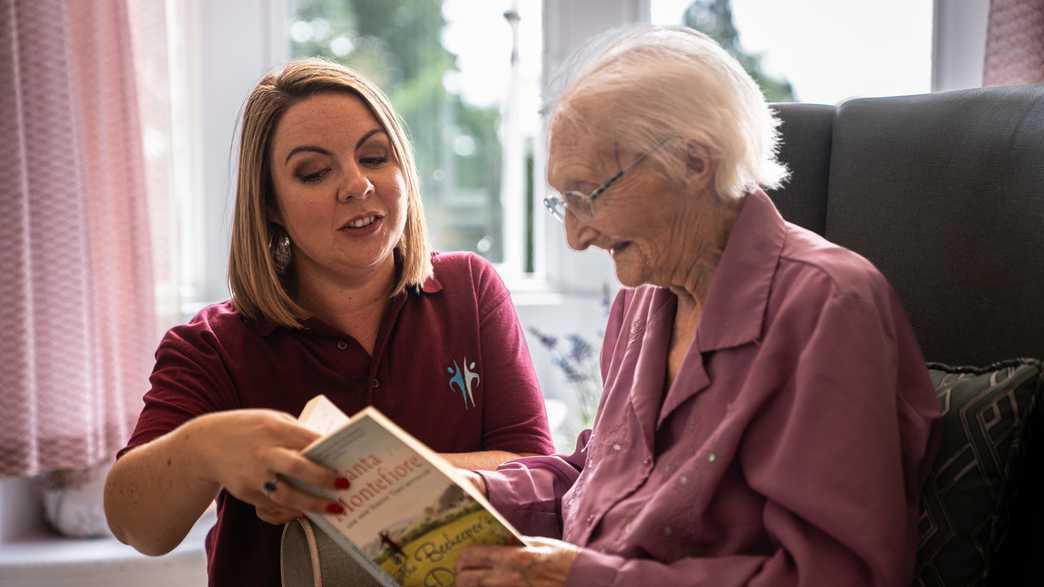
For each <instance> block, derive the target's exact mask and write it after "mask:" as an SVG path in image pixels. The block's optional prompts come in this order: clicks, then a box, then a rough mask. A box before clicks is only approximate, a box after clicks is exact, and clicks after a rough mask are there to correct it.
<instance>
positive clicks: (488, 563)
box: [457, 538, 580, 587]
mask: <svg viewBox="0 0 1044 587" xmlns="http://www.w3.org/2000/svg"><path fill="white" fill-rule="evenodd" d="M527 542H529V546H526V547H512V546H472V547H470V548H468V549H467V550H465V551H464V552H462V553H461V554H460V558H459V559H457V585H458V587H480V586H481V587H500V586H501V585H503V586H505V587H507V586H514V585H527V586H529V587H561V586H562V585H565V582H566V577H568V576H569V570H570V569H571V568H572V566H573V561H574V560H576V556H577V555H578V554H579V553H580V549H579V548H577V547H576V546H573V545H572V544H569V543H566V542H562V541H561V540H552V539H550V538H527Z"/></svg>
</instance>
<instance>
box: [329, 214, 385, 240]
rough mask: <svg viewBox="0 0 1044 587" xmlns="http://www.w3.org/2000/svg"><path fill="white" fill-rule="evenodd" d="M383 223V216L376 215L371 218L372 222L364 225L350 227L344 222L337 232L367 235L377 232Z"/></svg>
mask: <svg viewBox="0 0 1044 587" xmlns="http://www.w3.org/2000/svg"><path fill="white" fill-rule="evenodd" d="M383 225H384V218H383V217H382V216H378V217H376V218H375V219H374V220H373V222H371V223H369V224H367V225H366V226H363V227H361V228H352V227H351V226H349V225H348V224H345V225H344V226H342V227H341V228H339V229H338V232H341V233H344V234H346V235H348V236H356V237H362V236H369V235H371V234H373V233H375V232H377V231H378V230H380V229H381V226H383Z"/></svg>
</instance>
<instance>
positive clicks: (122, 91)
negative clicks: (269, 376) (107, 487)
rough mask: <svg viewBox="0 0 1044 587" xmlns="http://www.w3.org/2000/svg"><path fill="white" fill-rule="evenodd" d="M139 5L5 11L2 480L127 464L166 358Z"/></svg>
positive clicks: (7, 1) (0, 30)
mask: <svg viewBox="0 0 1044 587" xmlns="http://www.w3.org/2000/svg"><path fill="white" fill-rule="evenodd" d="M127 10H128V8H127V5H126V0H91V1H79V0H0V418H2V419H3V424H2V425H0V476H29V475H35V474H37V473H41V472H46V471H52V470H57V469H78V468H85V467H89V466H91V465H94V464H97V463H100V462H105V461H108V460H111V459H112V456H113V454H114V453H115V451H116V450H117V449H118V448H120V447H121V446H122V445H123V443H124V442H125V441H126V438H127V436H128V434H129V429H130V427H131V426H132V425H133V422H134V419H135V418H136V416H137V414H138V412H139V411H140V409H141V395H142V393H143V391H144V390H145V388H146V384H147V377H148V373H149V369H150V366H151V361H152V359H151V350H152V348H154V346H155V344H156V338H155V327H154V312H153V283H152V262H151V257H150V255H151V253H150V243H149V230H148V218H147V209H146V202H145V177H144V170H143V169H144V163H143V154H142V141H141V128H140V123H139V114H138V103H137V91H136V87H135V78H134V60H133V57H132V51H131V42H130V29H129V24H128V15H127Z"/></svg>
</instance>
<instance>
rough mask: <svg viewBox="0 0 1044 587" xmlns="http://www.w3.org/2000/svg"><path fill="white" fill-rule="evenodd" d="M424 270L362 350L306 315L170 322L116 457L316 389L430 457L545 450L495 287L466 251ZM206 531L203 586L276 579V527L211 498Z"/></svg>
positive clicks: (514, 323) (223, 311) (534, 397)
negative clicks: (376, 413)
mask: <svg viewBox="0 0 1044 587" xmlns="http://www.w3.org/2000/svg"><path fill="white" fill-rule="evenodd" d="M432 261H433V264H434V269H435V271H434V276H433V277H432V278H430V279H429V280H427V281H426V282H425V284H424V286H423V288H420V289H417V288H412V289H408V290H407V291H406V292H404V293H402V294H400V295H398V296H396V297H395V298H394V299H393V300H392V302H391V303H390V304H389V305H388V308H387V310H386V311H385V315H384V316H383V317H382V320H381V325H380V330H379V332H378V335H377V341H376V344H375V346H374V353H373V356H370V355H369V354H368V353H367V352H366V351H365V350H364V349H363V348H362V347H361V346H360V345H359V343H358V342H357V341H356V340H354V339H353V338H352V337H350V336H348V335H346V334H344V333H342V332H340V331H339V330H337V329H336V328H333V327H331V326H329V325H327V324H324V323H322V322H321V321H319V320H317V319H310V320H307V321H305V322H304V326H305V329H304V330H293V329H289V328H284V327H277V326H275V325H273V324H272V323H270V322H268V321H266V320H249V319H247V318H245V317H244V316H242V315H241V314H239V313H238V312H237V311H236V310H235V309H234V308H233V306H232V304H231V302H227V301H226V302H224V303H221V304H215V305H212V306H208V307H206V308H204V309H203V310H202V311H200V313H199V314H197V315H196V316H195V317H194V318H193V319H192V320H191V321H190V322H189V323H188V324H184V325H181V326H177V327H175V328H172V329H171V330H170V331H169V332H167V334H166V336H164V338H163V341H162V342H161V343H160V346H159V349H158V350H157V351H156V366H155V368H154V370H153V373H152V377H151V379H150V382H151V385H152V388H151V389H150V390H149V392H148V393H147V394H145V408H144V409H143V411H142V413H141V416H140V417H139V419H138V423H137V426H136V427H135V430H134V434H133V435H132V436H131V439H130V441H129V442H128V444H127V447H126V448H124V449H123V450H122V451H120V455H122V454H124V453H125V452H126V451H128V450H130V449H131V448H133V447H136V446H139V445H141V444H144V443H146V442H149V441H150V440H152V439H154V438H157V437H159V436H161V435H163V434H165V433H167V432H169V431H171V430H173V429H175V428H177V427H178V426H180V425H181V424H183V423H185V422H187V421H188V420H190V419H192V418H194V417H196V416H199V415H202V414H207V413H210V412H217V411H222V410H233V409H239V408H269V409H275V410H282V411H284V412H288V413H290V414H294V415H297V414H299V413H300V412H301V409H302V408H303V407H304V405H305V403H306V402H307V401H308V400H309V399H311V398H312V397H313V396H314V395H316V394H318V393H322V394H325V395H326V396H327V397H328V398H330V400H331V401H333V402H334V403H335V404H337V406H338V407H340V408H341V409H342V410H344V411H345V413H347V414H349V415H350V414H353V413H355V412H356V411H358V410H360V409H361V408H363V407H365V406H369V405H372V406H375V407H377V408H378V409H380V410H381V411H382V412H383V413H384V414H385V415H387V416H388V417H390V418H391V419H392V420H394V421H395V422H396V423H397V424H399V425H400V426H402V427H403V428H404V429H406V430H407V431H408V432H410V433H411V434H413V435H414V436H416V437H417V438H419V439H420V440H422V441H424V442H425V443H427V444H428V446H430V447H431V448H432V449H434V450H436V451H439V452H469V451H479V450H505V451H512V452H529V453H540V454H548V453H550V452H552V450H553V448H554V447H553V445H552V443H551V438H550V434H549V433H548V429H547V418H546V415H545V413H544V404H543V399H542V397H541V395H540V390H539V388H538V384H537V379H536V375H535V373H534V371H533V366H532V363H531V362H530V357H529V350H528V348H527V346H526V342H525V338H524V335H523V332H522V329H521V327H520V326H519V322H518V317H517V315H516V313H515V309H514V307H513V306H512V304H511V300H510V297H509V294H508V291H507V289H506V288H505V287H504V284H503V282H502V281H501V280H500V278H499V276H498V275H497V274H496V272H495V271H494V270H493V268H492V267H491V266H490V265H489V263H487V262H486V261H485V260H483V259H482V258H481V257H479V256H477V255H474V254H471V253H449V254H438V253H436V254H434V255H433V256H432ZM217 504H218V519H217V523H216V524H215V526H214V528H213V529H212V530H211V531H210V533H209V534H208V536H207V556H208V567H209V575H210V584H211V585H279V540H280V533H281V531H282V527H280V526H273V525H271V524H268V523H266V522H263V521H261V520H260V519H258V517H257V515H256V513H255V511H254V508H253V506H250V505H247V504H246V503H244V502H241V501H240V500H238V499H236V498H235V497H233V496H231V495H229V494H228V493H227V492H226V491H224V490H222V491H221V493H220V494H219V495H218V498H217Z"/></svg>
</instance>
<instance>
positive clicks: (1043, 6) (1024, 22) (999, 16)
mask: <svg viewBox="0 0 1044 587" xmlns="http://www.w3.org/2000/svg"><path fill="white" fill-rule="evenodd" d="M1041 83H1044V0H991V2H990V20H989V25H988V28H987V31H986V63H985V68H984V69H983V85H985V86H1001V85H1012V84H1041Z"/></svg>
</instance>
